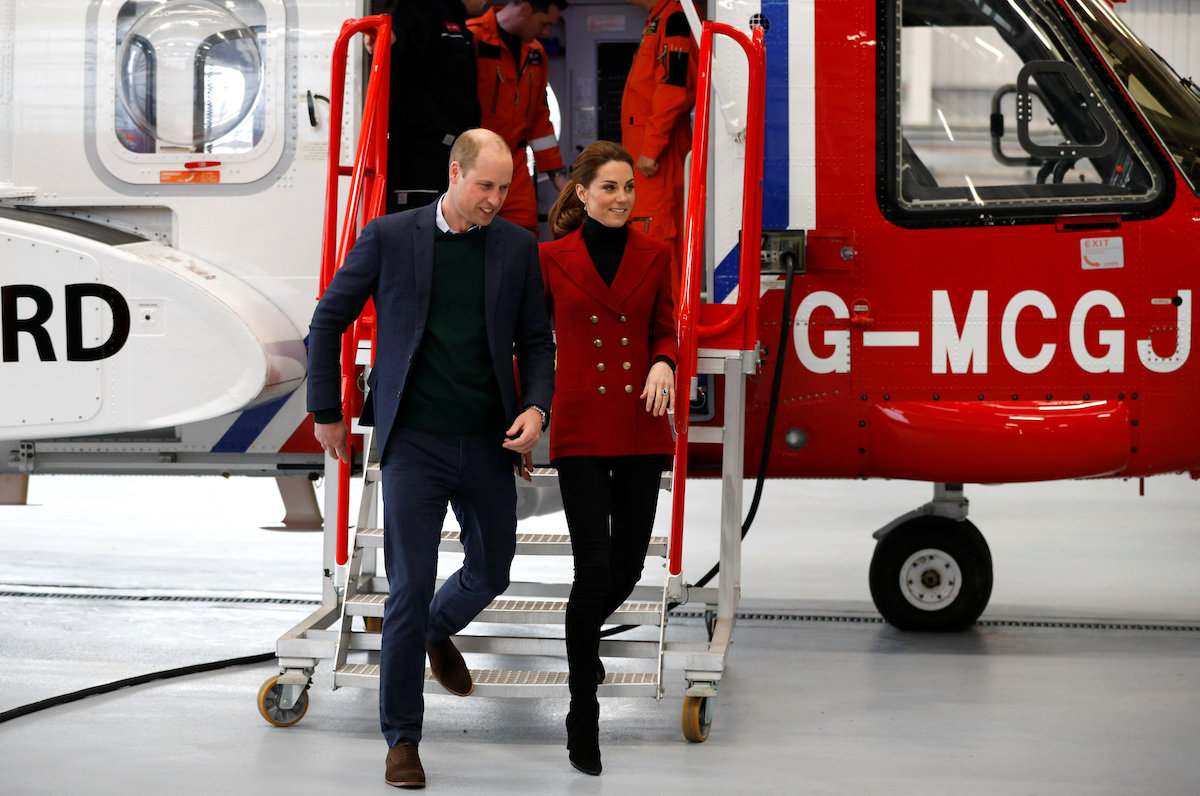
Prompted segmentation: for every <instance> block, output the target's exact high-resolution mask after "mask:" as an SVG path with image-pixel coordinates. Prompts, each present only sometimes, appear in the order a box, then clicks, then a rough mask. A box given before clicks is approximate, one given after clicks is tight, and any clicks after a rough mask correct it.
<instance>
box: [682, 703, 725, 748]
mask: <svg viewBox="0 0 1200 796" xmlns="http://www.w3.org/2000/svg"><path fill="white" fill-rule="evenodd" d="M716 707H717V705H716V699H714V698H713V697H684V698H683V737H684V738H687V739H688V740H689V741H691V742H692V743H704V742H705V741H707V740H708V731H709V730H711V729H712V720H713V713H714V712H715V711H716Z"/></svg>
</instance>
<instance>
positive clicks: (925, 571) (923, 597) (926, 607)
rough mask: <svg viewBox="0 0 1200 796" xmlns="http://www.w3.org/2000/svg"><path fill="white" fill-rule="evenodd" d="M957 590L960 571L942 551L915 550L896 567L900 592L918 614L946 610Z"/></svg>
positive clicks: (952, 559)
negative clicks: (898, 570) (919, 612)
mask: <svg viewBox="0 0 1200 796" xmlns="http://www.w3.org/2000/svg"><path fill="white" fill-rule="evenodd" d="M960 591H962V569H961V568H960V567H959V565H958V562H957V561H955V560H954V557H953V556H951V555H949V554H948V553H946V551H945V550H936V549H934V548H925V549H924V550H918V551H916V552H915V553H913V554H912V555H910V556H909V557H908V558H907V559H906V560H905V562H904V566H902V567H901V568H900V593H901V594H903V595H904V599H905V600H907V601H908V602H909V604H910V605H912V606H914V607H916V608H919V609H921V610H922V611H940V610H942V609H944V608H947V607H949V606H950V604H951V603H953V602H954V599H955V598H956V597H958V594H959V592H960Z"/></svg>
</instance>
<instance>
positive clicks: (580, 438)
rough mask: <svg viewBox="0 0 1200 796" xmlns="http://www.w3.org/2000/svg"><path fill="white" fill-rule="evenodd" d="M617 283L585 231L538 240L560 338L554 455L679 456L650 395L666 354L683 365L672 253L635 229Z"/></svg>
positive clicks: (553, 419)
mask: <svg viewBox="0 0 1200 796" xmlns="http://www.w3.org/2000/svg"><path fill="white" fill-rule="evenodd" d="M628 230H629V237H628V239H627V241H626V243H625V252H624V254H623V255H622V257H621V265H620V267H619V268H618V269H617V275H616V278H615V279H613V283H612V286H611V287H609V286H608V285H606V284H604V280H603V279H601V278H600V274H599V273H597V271H596V266H595V265H594V264H593V263H592V259H591V257H590V256H589V255H588V251H587V246H586V244H585V243H584V241H583V234H582V231H581V230H578V229H577V230H575V231H574V232H572V233H570V234H568V235H565V236H563V237H562V238H559V239H558V240H556V241H550V242H547V243H541V244H539V254H540V256H541V261H542V281H543V283H544V285H545V290H546V307H547V311H548V312H549V313H550V317H551V319H552V320H553V325H554V328H555V333H556V335H557V339H558V367H557V370H556V371H555V379H554V383H555V387H554V404H553V407H552V409H551V414H550V418H551V421H550V458H551V459H552V460H553V459H556V458H558V457H560V456H631V455H638V454H658V453H664V454H665V453H671V452H672V449H673V445H672V442H671V428H670V425H669V420H668V416H666V415H663V416H660V417H655V416H654V415H653V414H651V413H650V412H647V411H646V399H644V398H641V397H639V396H641V394H642V390H644V389H645V387H646V376H647V374H648V373H649V371H650V365H651V363H653V362H654V359H655V358H656V357H658V356H667V357H670V358H671V362H672V363H674V362H676V361H678V358H679V352H678V344H677V342H676V338H675V322H674V320H673V319H674V309H673V306H672V300H671V273H670V250H669V249H668V247H667V246H666V244H664V243H662V242H660V241H657V240H654V239H653V238H650V237H648V236H646V235H644V234H642V233H640V232H638V231H637V230H635V229H633V228H632V227H629V228H628Z"/></svg>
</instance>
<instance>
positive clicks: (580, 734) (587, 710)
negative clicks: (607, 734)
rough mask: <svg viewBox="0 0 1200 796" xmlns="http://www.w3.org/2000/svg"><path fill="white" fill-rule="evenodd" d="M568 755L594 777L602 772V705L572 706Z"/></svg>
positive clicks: (572, 763) (572, 761)
mask: <svg viewBox="0 0 1200 796" xmlns="http://www.w3.org/2000/svg"><path fill="white" fill-rule="evenodd" d="M567 751H568V754H567V757H568V758H569V759H570V760H571V765H573V766H575V768H577V769H579V770H580V771H582V772H583V773H585V774H591V775H592V776H593V777H595V776H599V774H600V769H601V766H600V706H599V705H598V704H596V703H594V702H593V703H592V704H591V705H587V706H584V707H572V708H571V710H570V711H569V712H568V713H567Z"/></svg>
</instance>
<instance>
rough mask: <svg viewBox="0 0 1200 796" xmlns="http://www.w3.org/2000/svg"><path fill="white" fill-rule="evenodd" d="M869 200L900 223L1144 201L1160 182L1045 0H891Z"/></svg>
mask: <svg viewBox="0 0 1200 796" xmlns="http://www.w3.org/2000/svg"><path fill="white" fill-rule="evenodd" d="M889 7H890V9H891V11H890V14H889V18H888V19H887V20H886V21H885V24H886V25H887V26H888V31H887V32H888V34H889V35H887V36H884V37H882V39H883V41H886V42H892V43H895V42H898V46H895V45H894V44H893V46H890V47H884V48H881V53H880V58H881V59H884V61H885V62H886V66H885V68H884V70H883V74H886V75H889V76H890V77H889V79H888V81H887V85H886V93H887V97H888V102H887V103H881V114H882V115H881V120H880V127H881V130H880V133H881V135H880V136H879V138H880V141H881V142H882V145H883V146H885V147H886V151H885V153H884V157H883V158H881V169H882V171H881V175H880V176H881V179H880V181H879V185H880V206H881V208H883V210H884V212H885V214H886V215H887V216H888V217H889V218H890V219H891V220H893V221H894V222H896V223H899V224H902V225H906V226H926V225H935V224H947V223H949V224H994V223H1018V222H1032V221H1044V220H1048V219H1050V218H1052V217H1054V216H1057V215H1063V214H1078V213H1102V212H1129V211H1135V212H1140V213H1145V212H1147V208H1148V207H1149V206H1151V205H1156V204H1157V201H1158V200H1159V199H1160V198H1161V196H1162V193H1163V190H1164V187H1163V179H1162V177H1161V174H1160V169H1158V168H1157V167H1156V165H1155V162H1154V160H1153V159H1152V157H1151V156H1150V155H1148V154H1147V152H1148V151H1149V150H1148V148H1147V147H1146V146H1145V142H1143V141H1140V140H1138V139H1137V138H1136V136H1135V135H1134V134H1132V133H1131V132H1130V130H1131V128H1130V125H1129V124H1128V122H1127V120H1126V119H1125V118H1124V117H1122V115H1121V114H1120V113H1117V112H1114V107H1116V106H1115V105H1114V102H1113V100H1112V97H1111V95H1110V93H1109V92H1110V89H1112V88H1113V87H1112V86H1111V84H1110V83H1108V82H1107V81H1106V80H1104V79H1103V76H1102V75H1101V76H1099V77H1098V73H1097V70H1096V68H1095V66H1096V64H1095V62H1094V61H1093V60H1089V59H1088V58H1085V57H1083V56H1082V55H1081V54H1080V51H1079V49H1078V47H1077V46H1076V45H1075V44H1073V43H1072V41H1071V39H1070V35H1069V32H1068V29H1067V27H1066V25H1065V24H1064V20H1063V19H1062V17H1060V16H1059V12H1058V11H1056V10H1055V7H1054V6H1052V5H1051V4H1049V3H1048V2H1046V0H1000V1H999V2H997V1H996V0H897V2H895V4H894V5H890V6H889Z"/></svg>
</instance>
